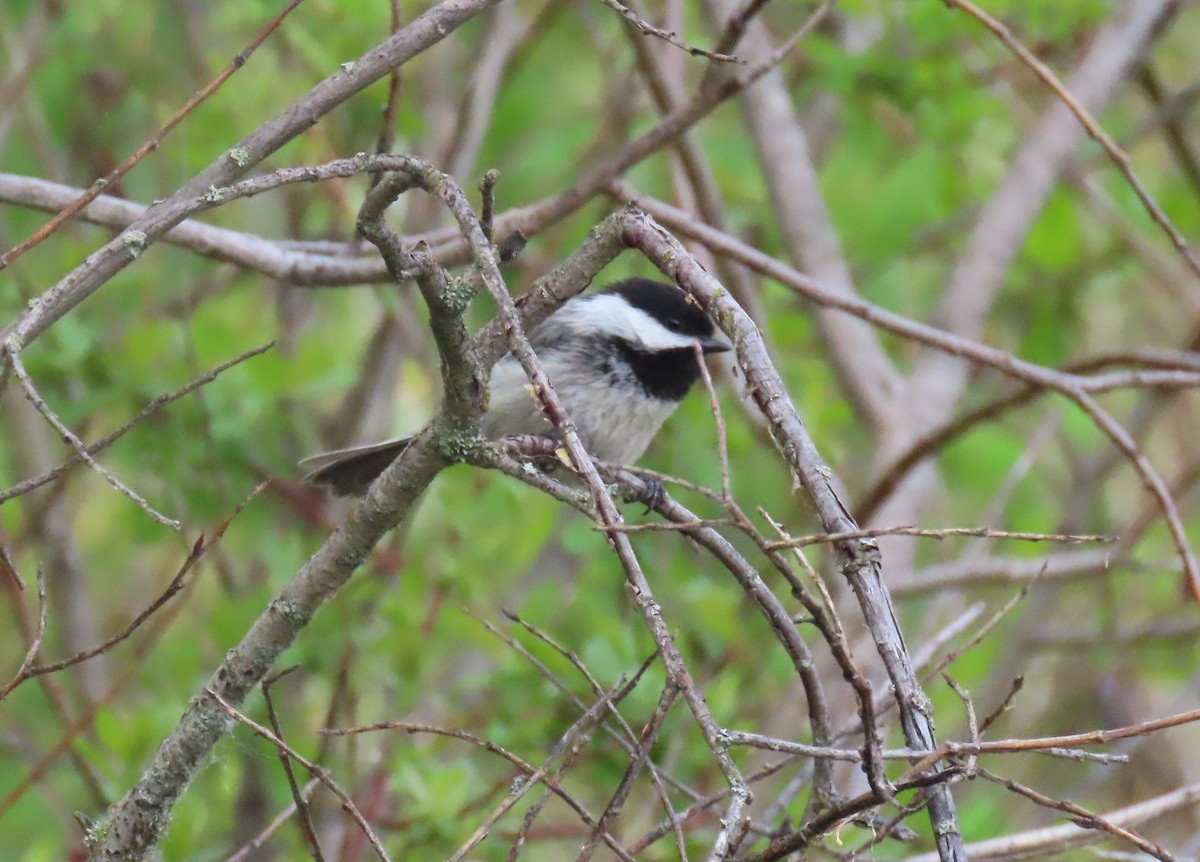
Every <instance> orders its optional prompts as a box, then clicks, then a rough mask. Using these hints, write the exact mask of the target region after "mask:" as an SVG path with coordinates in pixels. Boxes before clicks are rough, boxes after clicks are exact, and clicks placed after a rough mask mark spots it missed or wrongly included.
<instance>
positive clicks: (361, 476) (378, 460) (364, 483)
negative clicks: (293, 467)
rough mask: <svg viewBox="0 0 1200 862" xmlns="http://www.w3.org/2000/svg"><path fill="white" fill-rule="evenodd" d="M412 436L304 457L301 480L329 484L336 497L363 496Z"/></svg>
mask: <svg viewBox="0 0 1200 862" xmlns="http://www.w3.org/2000/svg"><path fill="white" fill-rule="evenodd" d="M411 439H412V438H411V437H397V438H395V439H393V440H384V441H383V442H382V443H371V444H369V445H366V446H353V447H351V448H349V449H338V450H337V451H335V452H322V453H321V454H320V455H313V456H312V457H311V458H305V459H304V460H303V461H301V462H300V465H301V466H303V467H307V468H308V473H307V474H305V476H304V481H305V482H309V483H311V484H313V485H328V486H329V488H330V489H332V490H333V493H335V494H337V495H338V496H339V497H349V496H354V495H357V494H362V493H364V492H365V491H366V490H367V488H368V487H370V485H371V482H373V481H374V480H375V477H376V476H378V475H379V474H380V473H382V472H383V471H384V470H386V469H387V466H388V465H389V464H391V463H392V462H393V461H395V460H396V458H397V457H399V455H400V453H401V452H403V451H404V450H405V448H406V447H407V446H408V443H409V441H410V440H411Z"/></svg>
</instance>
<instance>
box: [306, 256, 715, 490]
mask: <svg viewBox="0 0 1200 862" xmlns="http://www.w3.org/2000/svg"><path fill="white" fill-rule="evenodd" d="M529 343H530V345H531V346H532V347H533V349H534V351H535V352H536V353H537V355H538V358H539V359H540V360H541V362H542V366H543V367H544V368H545V370H546V374H547V376H548V377H549V379H550V384H551V386H553V387H554V391H555V392H556V393H557V394H558V397H559V399H560V400H561V401H562V404H563V406H564V407H565V408H566V410H567V414H568V415H569V416H570V417H571V420H572V421H573V423H574V425H575V429H576V432H577V433H578V435H579V439H580V442H582V443H583V446H584V448H585V449H587V451H588V452H589V453H590V454H591V455H592V456H593V457H595V458H598V459H600V460H601V461H608V462H612V463H616V464H626V465H628V464H633V463H635V462H636V461H637V460H638V459H639V458H640V457H641V456H642V454H643V453H644V452H645V451H646V448H647V447H648V446H649V445H650V442H651V441H652V440H653V438H654V436H655V435H656V434H657V433H658V431H659V429H660V428H661V427H662V425H663V423H664V422H665V421H666V420H667V418H668V417H669V416H670V415H671V414H672V413H673V412H674V411H675V408H676V407H678V406H679V403H680V402H681V401H682V400H683V398H684V396H686V395H687V393H688V391H689V390H690V389H691V388H692V385H693V384H694V383H695V382H696V381H697V380H698V379H699V377H700V367H699V361H698V358H697V356H696V352H695V350H696V344H697V343H699V345H700V349H701V350H702V351H703V353H704V354H714V353H724V352H726V351H728V350H730V349H731V348H732V346H733V345H732V344H731V343H730V341H729V340H728V338H726V337H725V335H724V334H723V333H722V332H721V331H720V330H719V329H718V328H717V327H716V326H715V325H714V324H713V321H712V319H711V318H710V317H709V316H708V315H707V314H705V313H704V311H702V310H701V309H700V308H699V306H698V305H696V304H695V302H694V300H692V299H691V298H690V297H689V296H688V294H687V293H685V292H684V291H683V290H681V289H680V288H679V287H677V286H675V285H673V284H667V283H664V282H659V281H654V280H651V279H647V278H628V279H625V280H623V281H619V282H617V283H615V284H612V285H610V286H609V287H607V288H605V289H603V290H599V291H596V292H593V293H589V294H584V295H582V296H577V297H575V298H573V299H571V300H569V301H568V302H566V303H565V304H564V305H563V306H562V307H561V308H560V309H558V310H557V311H556V312H554V313H553V314H551V315H550V316H549V317H547V318H546V319H545V320H544V321H542V323H540V324H538V325H537V326H536V327H534V328H533V329H532V330H531V331H530V332H529ZM488 389H489V397H488V401H487V408H486V410H485V412H484V414H483V416H482V417H481V420H480V426H481V431H482V434H483V436H484V437H486V438H487V439H489V440H497V439H500V438H502V437H508V436H514V435H541V436H551V437H553V436H555V429H554V428H553V426H552V425H551V424H550V422H549V420H548V419H547V418H546V416H545V414H544V413H543V412H542V408H541V406H540V404H539V403H538V402H537V400H536V398H535V397H534V395H533V390H532V388H531V387H530V385H529V380H528V377H527V376H526V374H525V370H524V369H523V368H522V367H521V365H520V363H518V362H517V360H516V358H515V357H514V356H513V355H511V354H509V355H507V356H505V357H504V358H503V359H501V360H500V361H499V362H497V363H496V365H495V366H494V367H493V369H492V372H491V377H490V380H489V385H488ZM411 439H412V438H411V437H396V438H392V439H390V440H384V441H381V442H379V443H371V444H367V445H365V446H354V447H352V448H349V449H339V450H337V451H334V452H324V453H321V454H319V455H314V456H312V457H310V458H306V459H305V460H304V461H301V462H300V463H301V466H303V467H306V468H307V469H308V470H309V472H308V474H307V475H306V476H305V477H304V481H305V482H307V483H309V484H314V485H319V486H328V487H329V488H330V489H331V490H332V491H333V492H334V493H335V494H337V495H338V496H352V495H358V494H362V493H364V492H365V491H366V490H367V488H368V487H369V486H370V484H371V482H372V481H374V480H375V478H376V477H377V476H378V475H379V474H380V473H382V472H383V471H384V470H385V469H386V468H387V467H388V465H389V464H391V463H392V461H394V460H395V459H396V458H397V457H398V456H399V455H400V454H401V453H402V452H403V451H404V448H405V447H406V446H407V445H408V444H409V442H410V440H411Z"/></svg>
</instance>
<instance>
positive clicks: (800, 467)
mask: <svg viewBox="0 0 1200 862" xmlns="http://www.w3.org/2000/svg"><path fill="white" fill-rule="evenodd" d="M624 236H625V242H626V243H627V244H628V245H630V246H631V247H633V248H636V249H638V250H639V251H641V252H642V253H643V254H645V255H646V256H647V257H648V258H649V259H650V260H651V261H652V262H653V263H655V265H657V266H658V268H659V269H660V270H662V272H663V274H664V275H666V276H668V277H669V278H671V279H672V280H674V281H675V282H676V283H677V284H679V286H680V287H682V288H684V289H685V290H687V291H688V292H689V293H691V294H692V295H693V296H695V297H697V299H699V300H700V302H701V304H702V305H703V306H704V307H705V308H707V309H708V310H709V313H710V314H712V315H713V316H714V318H715V319H716V321H717V322H718V323H719V324H720V326H721V328H722V329H723V330H724V331H725V332H726V333H727V334H728V335H729V336H730V337H731V338H732V339H733V342H734V345H735V347H736V349H737V357H738V365H739V366H740V367H741V369H742V370H743V371H744V372H745V375H746V381H747V385H748V388H749V390H750V394H751V396H752V397H753V398H754V401H755V403H756V404H757V405H758V407H759V409H760V410H761V411H762V413H763V415H764V416H766V417H767V419H768V420H769V423H770V425H769V428H770V431H771V436H772V438H773V439H774V440H775V444H776V445H777V446H778V447H779V449H780V452H781V453H782V454H783V456H784V459H785V460H786V461H787V463H788V465H789V466H790V467H791V469H792V470H793V471H794V473H795V475H796V477H797V478H798V479H799V481H800V483H801V485H803V487H804V490H805V492H806V493H807V494H808V496H809V499H810V500H811V501H812V503H813V506H814V507H815V508H816V511H817V514H818V516H819V517H820V519H821V523H822V526H823V527H824V528H825V530H826V531H827V532H830V533H843V532H850V531H855V530H857V529H858V524H857V523H855V521H854V519H853V518H852V517H851V516H850V513H849V512H847V511H846V508H845V506H843V504H842V502H841V500H839V499H838V496H837V493H836V492H835V491H834V488H833V480H832V477H833V473H832V471H831V470H830V469H829V467H828V466H827V465H826V464H825V462H824V460H823V459H822V458H821V455H820V453H819V452H818V451H817V448H816V445H815V444H814V443H813V441H812V438H811V437H810V436H809V434H808V429H807V428H805V427H804V423H803V422H801V421H800V417H799V415H797V413H796V408H795V406H794V405H793V404H792V400H791V398H790V397H789V396H788V393H787V390H786V389H785V388H784V386H783V382H782V380H780V378H779V374H778V372H776V371H775V368H774V366H773V364H772V363H771V360H770V358H769V357H768V356H767V353H766V348H765V346H764V345H763V342H762V336H761V335H760V334H759V332H758V328H757V327H756V326H755V325H754V323H753V321H751V320H750V318H749V317H748V316H747V315H746V313H745V312H744V311H743V310H742V309H741V308H740V307H739V306H738V305H737V303H736V302H734V301H733V299H732V297H730V296H729V294H728V293H727V292H726V291H725V290H724V289H723V288H722V287H721V285H720V284H719V283H717V281H716V279H714V278H713V277H712V276H711V275H710V274H709V273H708V272H706V271H705V270H704V269H703V268H702V267H700V266H699V265H698V264H696V262H695V260H694V259H693V258H692V257H691V255H689V254H688V253H687V250H686V249H684V248H683V246H681V245H680V244H679V242H678V241H677V240H675V239H674V238H673V237H671V236H670V235H669V234H668V233H667V232H666V231H664V230H663V229H662V228H660V227H659V226H658V225H657V224H655V223H654V221H653V220H652V219H651V218H650V217H649V216H647V215H646V214H644V213H642V212H639V211H637V210H633V209H630V210H627V211H626V217H625V232H624ZM835 548H836V551H837V557H838V563H839V566H840V568H841V571H842V574H843V575H844V576H845V577H846V578H847V580H849V582H850V586H851V587H852V588H853V590H854V593H855V595H856V596H857V598H858V601H859V605H860V606H861V607H862V610H863V616H864V617H865V619H866V623H867V626H868V628H869V629H870V631H871V635H872V637H873V639H874V640H875V646H876V649H878V651H879V654H880V656H881V657H882V659H883V662H884V665H885V667H886V668H887V672H888V677H889V678H890V679H891V682H892V686H893V688H894V689H895V694H896V702H897V705H898V706H899V709H900V720H901V723H902V725H903V727H904V737H905V739H906V741H907V742H908V744H909V746H911V747H912V748H934V747H936V740H935V737H934V732H933V720H932V716H931V715H930V714H929V700H928V698H927V697H926V696H925V693H924V692H923V691H922V690H921V685H920V682H919V681H918V680H917V676H916V673H915V671H914V670H913V665H912V660H911V658H910V657H909V654H908V648H907V647H906V645H905V643H904V636H903V634H902V633H901V631H900V625H899V623H898V622H897V620H896V616H895V612H894V610H893V609H892V603H891V598H890V597H889V596H888V592H887V588H886V587H885V586H884V584H883V580H882V578H881V576H880V575H881V572H880V569H881V558H880V554H879V549H878V548H877V546H876V545H875V542H873V541H871V540H869V539H844V540H841V541H839V542H837V543H835ZM929 813H930V818H931V820H932V822H933V828H934V833H935V836H936V839H937V844H938V851H939V854H940V856H941V858H942V859H943V860H944V862H947V861H948V860H963V862H965V860H966V858H967V857H966V855H965V853H964V852H963V849H962V836H961V835H960V834H959V829H958V823H957V819H956V815H955V811H954V799H953V797H952V796H951V795H950V791H949V788H948V787H945V786H941V785H939V786H935V787H931V788H930V789H929Z"/></svg>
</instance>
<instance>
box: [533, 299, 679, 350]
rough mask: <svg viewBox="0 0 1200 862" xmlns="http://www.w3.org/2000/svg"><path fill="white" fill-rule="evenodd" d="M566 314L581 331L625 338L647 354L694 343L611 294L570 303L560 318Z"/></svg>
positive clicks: (560, 313)
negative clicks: (643, 349)
mask: <svg viewBox="0 0 1200 862" xmlns="http://www.w3.org/2000/svg"><path fill="white" fill-rule="evenodd" d="M568 312H569V313H571V316H572V317H573V318H574V320H573V323H575V325H576V326H578V327H579V329H580V330H584V331H590V332H595V333H599V334H602V335H613V336H616V337H618V338H624V339H625V340H626V341H629V342H631V343H633V344H640V345H641V346H642V347H644V348H645V349H647V350H650V351H657V350H678V349H679V348H681V347H691V346H692V344H693V343H695V341H696V339H695V338H694V337H693V336H689V335H682V334H680V333H678V332H672V331H671V330H669V329H667V328H666V327H665V326H663V325H662V324H661V323H659V322H658V321H657V320H655V319H654V318H653V317H651V316H650V315H649V314H647V313H646V312H644V311H642V310H641V309H640V308H634V307H633V306H631V305H630V304H629V303H628V302H626V301H625V300H624V299H623V298H622V297H620V296H617V295H615V294H611V293H601V294H597V295H595V296H593V297H590V298H589V299H587V300H586V301H583V302H578V303H571V304H569V305H568V306H566V307H564V308H563V309H562V310H561V311H560V312H559V315H562V314H564V313H568ZM556 316H557V315H556Z"/></svg>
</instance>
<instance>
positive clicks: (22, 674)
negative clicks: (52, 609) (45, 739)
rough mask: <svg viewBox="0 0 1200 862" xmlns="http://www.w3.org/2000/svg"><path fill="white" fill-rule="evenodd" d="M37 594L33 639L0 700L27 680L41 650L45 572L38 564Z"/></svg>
mask: <svg viewBox="0 0 1200 862" xmlns="http://www.w3.org/2000/svg"><path fill="white" fill-rule="evenodd" d="M37 594H38V622H37V630H36V631H35V632H34V634H33V638H32V639H30V641H29V649H27V650H26V651H25V658H24V660H22V662H21V666H20V667H19V668H17V672H16V673H15V674H13V678H12V679H11V680H9V681H8V683H7V684H6V685H5V686H4V688H0V700H4V698H6V697H8V695H9V692H11V691H12V690H13V689H14V688H16V687H17V686H18V685H20V684H21V683H22V682H24V681H25V680H26V679H28V678H29V676H30V674H29V669H30V668H31V667H33V663H34V661H36V660H37V654H38V653H39V652H41V650H42V639H43V638H44V637H45V636H46V614H47V610H48V609H47V606H46V572H45V568H44V567H43V566H41V565H40V564H39V565H38V567H37Z"/></svg>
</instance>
